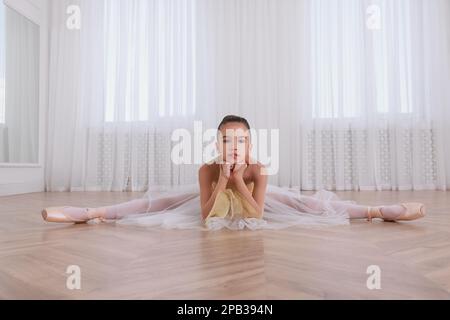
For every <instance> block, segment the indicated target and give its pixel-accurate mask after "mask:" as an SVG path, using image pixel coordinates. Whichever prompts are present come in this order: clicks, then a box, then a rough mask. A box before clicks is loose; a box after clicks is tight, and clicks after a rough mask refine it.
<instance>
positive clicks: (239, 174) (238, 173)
mask: <svg viewBox="0 0 450 320" xmlns="http://www.w3.org/2000/svg"><path fill="white" fill-rule="evenodd" d="M247 168H248V165H247V164H246V163H243V164H236V165H234V168H233V170H232V172H231V179H232V180H235V181H236V180H239V179H243V177H244V172H245V169H247Z"/></svg>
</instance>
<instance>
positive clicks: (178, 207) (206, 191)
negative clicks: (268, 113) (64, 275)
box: [42, 115, 426, 230]
mask: <svg viewBox="0 0 450 320" xmlns="http://www.w3.org/2000/svg"><path fill="white" fill-rule="evenodd" d="M218 132H219V136H220V138H219V139H218V141H217V144H216V145H217V148H218V152H219V154H220V156H219V157H217V158H216V159H214V160H213V161H211V162H209V163H206V164H204V165H203V166H202V167H201V168H200V170H199V175H198V185H197V184H192V185H187V186H184V187H178V188H174V189H172V190H169V191H167V192H165V193H163V194H158V195H156V194H152V192H150V191H148V192H147V193H146V194H145V195H144V196H143V197H142V198H139V199H135V200H132V201H129V202H125V203H120V204H117V205H111V206H106V207H100V208H79V207H70V206H65V207H52V208H47V209H44V210H43V211H42V217H43V218H44V220H46V221H48V222H65V223H86V222H88V221H90V220H94V219H99V220H100V221H105V220H114V221H115V222H116V224H119V225H139V226H161V227H163V228H169V229H173V228H179V229H192V228H199V229H203V230H218V229H222V228H228V229H232V230H240V229H244V228H249V229H253V230H255V229H282V228H286V227H291V226H294V225H313V226H316V225H339V224H348V223H349V219H363V218H365V219H368V221H372V219H374V218H379V219H383V220H384V221H389V222H394V221H403V220H404V221H407V220H415V219H419V218H422V217H424V216H425V213H426V212H425V206H424V204H422V203H417V202H412V203H401V204H398V205H382V206H373V207H372V206H366V205H359V204H357V203H356V202H355V201H351V200H341V199H340V198H339V197H338V196H337V195H336V194H335V193H333V192H331V191H328V190H325V189H321V190H319V191H317V192H316V193H315V194H314V195H311V196H307V195H303V194H301V193H300V192H299V191H298V190H295V189H289V188H281V187H277V186H274V185H271V184H268V183H267V175H266V174H265V167H264V165H262V164H261V163H259V162H257V161H254V160H253V159H252V158H251V157H250V151H251V147H252V145H251V134H250V125H249V123H248V121H247V120H246V119H244V118H241V117H238V116H233V115H231V116H227V117H225V118H224V119H223V120H222V122H221V123H220V125H219V127H218Z"/></svg>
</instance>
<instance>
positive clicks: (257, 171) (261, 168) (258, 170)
mask: <svg viewBox="0 0 450 320" xmlns="http://www.w3.org/2000/svg"><path fill="white" fill-rule="evenodd" d="M249 169H250V172H251V173H252V175H253V176H254V177H258V176H260V175H265V173H266V166H265V165H264V164H262V163H261V162H259V161H257V162H255V163H251V164H250V165H249Z"/></svg>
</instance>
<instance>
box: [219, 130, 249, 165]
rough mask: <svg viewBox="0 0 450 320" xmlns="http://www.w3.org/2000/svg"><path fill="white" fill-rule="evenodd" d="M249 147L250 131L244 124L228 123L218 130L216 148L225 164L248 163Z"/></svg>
mask: <svg viewBox="0 0 450 320" xmlns="http://www.w3.org/2000/svg"><path fill="white" fill-rule="evenodd" d="M251 147H252V145H251V143H250V131H249V130H248V129H247V127H246V126H245V125H244V124H242V123H239V122H229V123H226V124H225V125H223V126H222V127H221V128H220V134H219V137H218V142H217V148H218V151H219V153H220V155H221V158H222V161H224V162H225V163H231V164H244V163H248V162H249V156H250V150H251Z"/></svg>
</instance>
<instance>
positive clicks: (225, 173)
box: [220, 163, 232, 180]
mask: <svg viewBox="0 0 450 320" xmlns="http://www.w3.org/2000/svg"><path fill="white" fill-rule="evenodd" d="M231 166H232V164H231V163H224V164H221V165H220V177H222V178H224V179H226V180H228V179H230V178H231Z"/></svg>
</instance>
